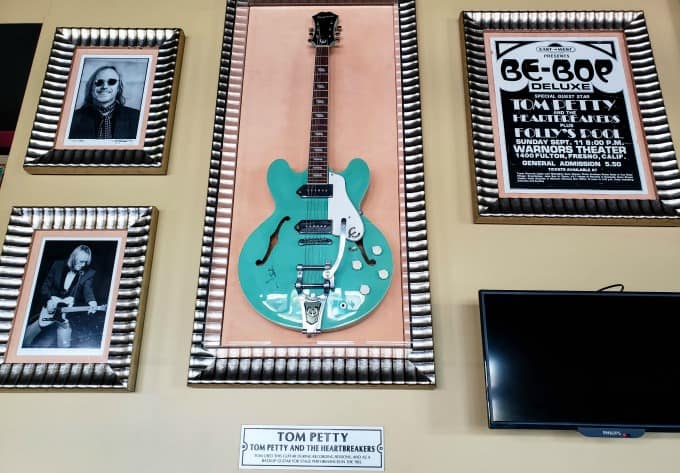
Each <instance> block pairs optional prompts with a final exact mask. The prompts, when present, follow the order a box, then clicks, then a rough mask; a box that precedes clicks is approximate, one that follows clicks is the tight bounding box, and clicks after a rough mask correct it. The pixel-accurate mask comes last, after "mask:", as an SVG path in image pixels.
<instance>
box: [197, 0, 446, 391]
mask: <svg viewBox="0 0 680 473" xmlns="http://www.w3.org/2000/svg"><path fill="white" fill-rule="evenodd" d="M341 29H342V32H341ZM308 31H309V32H310V35H309V37H308V36H307V34H306V33H307V32H308ZM340 33H341V34H340ZM223 38H224V43H223V46H222V63H221V66H220V80H219V84H218V93H217V107H216V112H215V129H214V133H213V137H214V141H213V146H212V149H213V152H212V159H211V166H210V177H209V181H208V196H207V201H206V216H205V223H204V235H203V247H202V257H201V267H200V276H199V281H198V292H197V299H196V311H195V318H194V333H193V345H192V351H191V359H190V367H189V376H188V382H189V384H190V385H192V386H196V385H204V384H229V383H291V384H300V383H302V384H304V383H322V382H329V383H337V384H348V383H377V384H404V385H412V384H426V385H432V384H434V351H433V346H432V325H431V324H432V317H431V313H430V310H431V309H430V293H429V272H428V264H429V263H428V254H427V232H426V221H425V195H424V170H423V154H422V139H421V123H420V95H419V85H418V60H417V59H418V51H417V44H416V41H415V3H414V2H413V1H404V2H393V1H388V0H370V1H369V0H362V1H359V2H351V3H348V4H337V3H332V2H330V1H317V0H314V1H311V2H303V3H300V4H296V5H291V4H290V3H289V2H278V1H272V0H250V1H246V2H244V1H233V0H229V1H228V3H227V12H226V15H225V34H224V36H223Z"/></svg>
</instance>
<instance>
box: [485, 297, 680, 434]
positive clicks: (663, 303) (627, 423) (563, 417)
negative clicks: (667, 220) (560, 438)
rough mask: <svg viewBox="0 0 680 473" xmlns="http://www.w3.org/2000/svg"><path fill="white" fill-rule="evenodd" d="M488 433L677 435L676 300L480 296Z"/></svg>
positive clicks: (679, 323)
mask: <svg viewBox="0 0 680 473" xmlns="http://www.w3.org/2000/svg"><path fill="white" fill-rule="evenodd" d="M479 306H480V314H481V326H482V345H483V350H484V367H485V374H486V396H487V408H488V414H489V427H490V428H537V429H578V430H580V431H581V432H582V433H583V434H585V435H593V436H611V437H629V436H633V437H634V436H639V435H642V433H644V431H671V432H678V431H680V293H649V292H646V293H640V292H570V291H569V292H568V291H495V290H481V291H479Z"/></svg>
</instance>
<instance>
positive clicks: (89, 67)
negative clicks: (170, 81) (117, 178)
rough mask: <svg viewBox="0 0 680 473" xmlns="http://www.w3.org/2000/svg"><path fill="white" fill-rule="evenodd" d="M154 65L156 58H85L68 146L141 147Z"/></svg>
mask: <svg viewBox="0 0 680 473" xmlns="http://www.w3.org/2000/svg"><path fill="white" fill-rule="evenodd" d="M152 65H153V56H152V55H111V54H106V55H103V54H82V55H81V57H80V61H79V63H76V67H77V68H78V71H77V76H76V80H75V84H76V86H75V89H74V90H72V91H71V92H72V93H71V104H70V110H69V111H68V117H67V118H68V125H67V128H66V134H65V136H64V144H65V145H67V146H68V145H107V146H110V145H116V144H117V145H137V144H139V141H140V137H141V136H142V128H143V127H142V125H143V122H144V114H143V110H144V108H145V107H144V104H145V102H146V97H147V95H148V92H149V91H148V82H149V77H150V74H151V70H152Z"/></svg>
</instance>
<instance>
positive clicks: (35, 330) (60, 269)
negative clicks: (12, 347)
mask: <svg viewBox="0 0 680 473" xmlns="http://www.w3.org/2000/svg"><path fill="white" fill-rule="evenodd" d="M91 262H92V251H91V250H90V248H89V247H88V246H86V245H79V246H78V247H76V248H75V249H74V250H73V251H72V252H71V255H70V256H69V258H68V260H67V261H63V260H58V261H55V262H54V263H53V264H52V266H51V267H50V270H49V271H48V273H47V277H45V280H44V281H43V282H42V284H41V285H40V289H39V295H40V300H41V301H42V305H43V307H42V310H41V311H40V314H39V315H38V316H37V318H36V319H35V320H34V321H32V322H29V324H28V326H27V327H26V332H25V334H24V339H23V342H22V345H23V347H24V348H38V347H40V348H70V347H71V334H72V328H71V323H70V322H69V320H68V318H67V316H66V314H67V313H69V312H77V311H83V312H85V311H86V312H87V313H88V314H94V313H95V312H97V311H98V310H104V309H105V307H106V306H98V305H97V300H96V298H95V295H94V290H93V282H94V275H95V270H94V269H91V268H90V267H89V266H90V263H91ZM75 304H78V305H82V307H74V305H75ZM55 336H56V342H55V339H54V337H55Z"/></svg>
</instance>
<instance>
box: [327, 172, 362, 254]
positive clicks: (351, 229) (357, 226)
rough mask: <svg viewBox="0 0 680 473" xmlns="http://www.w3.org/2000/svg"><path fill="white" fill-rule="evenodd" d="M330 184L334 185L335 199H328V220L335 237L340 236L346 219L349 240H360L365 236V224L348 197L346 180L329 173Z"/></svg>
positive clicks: (338, 175)
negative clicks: (331, 224)
mask: <svg viewBox="0 0 680 473" xmlns="http://www.w3.org/2000/svg"><path fill="white" fill-rule="evenodd" d="M328 183H329V184H332V185H333V197H331V198H329V199H328V220H331V221H332V222H333V235H338V236H339V235H340V233H341V232H342V220H343V219H344V220H345V229H346V235H345V236H346V237H347V239H348V240H350V241H357V240H360V239H361V237H363V236H364V222H363V221H362V220H361V215H360V214H359V211H358V210H357V209H356V208H355V207H354V204H352V201H351V200H350V199H349V196H348V195H347V189H345V178H344V177H342V176H341V175H340V174H336V173H334V172H332V171H329V172H328Z"/></svg>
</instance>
